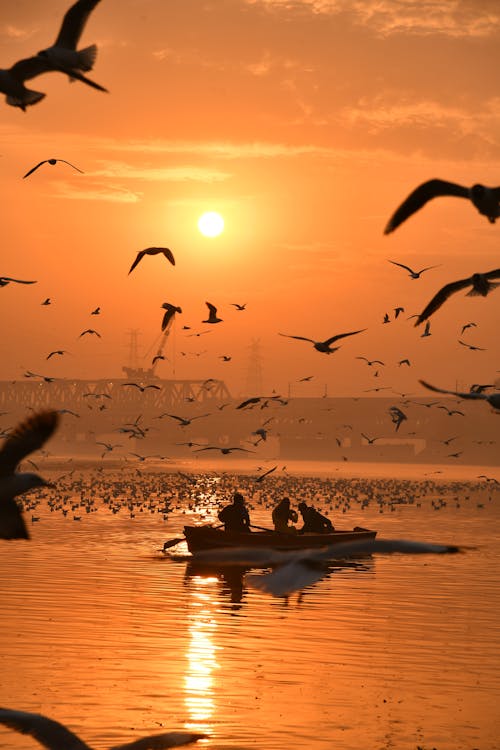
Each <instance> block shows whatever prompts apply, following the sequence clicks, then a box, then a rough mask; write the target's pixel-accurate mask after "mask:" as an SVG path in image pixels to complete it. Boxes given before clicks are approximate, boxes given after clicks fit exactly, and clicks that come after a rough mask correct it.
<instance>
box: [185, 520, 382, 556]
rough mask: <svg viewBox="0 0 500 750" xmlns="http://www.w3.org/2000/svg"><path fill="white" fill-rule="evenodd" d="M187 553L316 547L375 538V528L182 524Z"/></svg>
mask: <svg viewBox="0 0 500 750" xmlns="http://www.w3.org/2000/svg"><path fill="white" fill-rule="evenodd" d="M184 536H185V538H186V543H187V546H188V550H189V551H190V552H200V551H201V550H206V549H222V548H228V547H261V548H264V547H267V548H271V549H279V550H294V549H317V548H319V547H327V546H329V545H330V544H340V543H341V542H357V541H361V540H365V539H375V537H376V536H377V532H376V531H371V530H370V529H363V528H362V527H361V526H356V527H355V528H354V529H352V530H350V531H349V530H346V531H344V530H342V531H341V530H337V529H336V530H335V531H332V532H329V533H328V534H312V533H309V532H307V533H305V534H300V533H299V534H284V533H281V532H278V531H247V532H242V531H224V529H220V528H216V527H214V526H184Z"/></svg>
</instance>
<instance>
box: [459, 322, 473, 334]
mask: <svg viewBox="0 0 500 750" xmlns="http://www.w3.org/2000/svg"><path fill="white" fill-rule="evenodd" d="M468 328H477V323H465V325H463V326H462V330H461V331H460V335H461V336H463V334H464V332H465V331H466V330H467V329H468Z"/></svg>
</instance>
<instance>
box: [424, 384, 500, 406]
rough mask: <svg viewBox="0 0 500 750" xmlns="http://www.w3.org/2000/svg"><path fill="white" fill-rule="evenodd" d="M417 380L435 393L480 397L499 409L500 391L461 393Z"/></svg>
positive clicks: (459, 396) (465, 397)
mask: <svg viewBox="0 0 500 750" xmlns="http://www.w3.org/2000/svg"><path fill="white" fill-rule="evenodd" d="M418 382H419V383H420V384H421V385H423V386H424V388H428V389H429V390H430V391H435V392H436V393H449V394H450V395H452V396H457V397H458V398H463V399H476V400H477V399H480V400H482V401H487V402H488V403H489V404H490V406H492V407H493V408H494V409H498V410H499V411H500V393H478V392H476V391H474V392H473V393H471V392H470V391H469V392H468V393H461V392H458V391H448V390H446V389H445V388H438V387H437V386H435V385H431V384H430V383H428V382H427V381H426V380H419V381H418Z"/></svg>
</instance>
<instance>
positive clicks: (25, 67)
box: [9, 55, 52, 81]
mask: <svg viewBox="0 0 500 750" xmlns="http://www.w3.org/2000/svg"><path fill="white" fill-rule="evenodd" d="M51 70H52V68H51V66H50V65H49V63H48V61H47V60H44V58H43V57H38V55H35V56H34V57H25V58H24V59H23V60H19V61H18V62H16V63H15V64H14V65H13V66H12V67H11V68H10V71H9V72H10V74H11V75H13V76H14V78H17V80H18V81H27V80H29V79H30V78H36V76H39V75H41V74H42V73H49V72H50V71H51Z"/></svg>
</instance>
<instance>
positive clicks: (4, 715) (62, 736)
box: [0, 708, 206, 750]
mask: <svg viewBox="0 0 500 750" xmlns="http://www.w3.org/2000/svg"><path fill="white" fill-rule="evenodd" d="M0 723H1V724H5V726H6V727H9V729H13V730H14V731H16V732H20V733H21V734H29V735H30V736H31V737H34V739H35V740H37V741H38V742H39V743H40V744H41V745H43V746H44V747H46V748H48V750H91V748H90V747H89V745H87V743H86V742H83V740H81V739H80V738H79V737H77V735H76V734H74V733H73V732H72V731H71V730H70V729H67V727H65V726H64V725H63V724H60V723H59V722H58V721H54V720H53V719H48V718H47V717H46V716H42V715H41V714H32V713H28V712H27V711H16V710H14V709H9V708H0ZM203 737H206V735H205V734H195V733H192V732H167V733H164V734H157V735H153V736H150V737H143V738H142V739H139V740H136V741H135V742H129V743H126V744H125V745H116V746H115V747H114V748H112V750H153V749H154V750H163V748H167V747H180V746H181V745H187V744H189V743H190V742H196V740H200V739H202V738H203Z"/></svg>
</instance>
